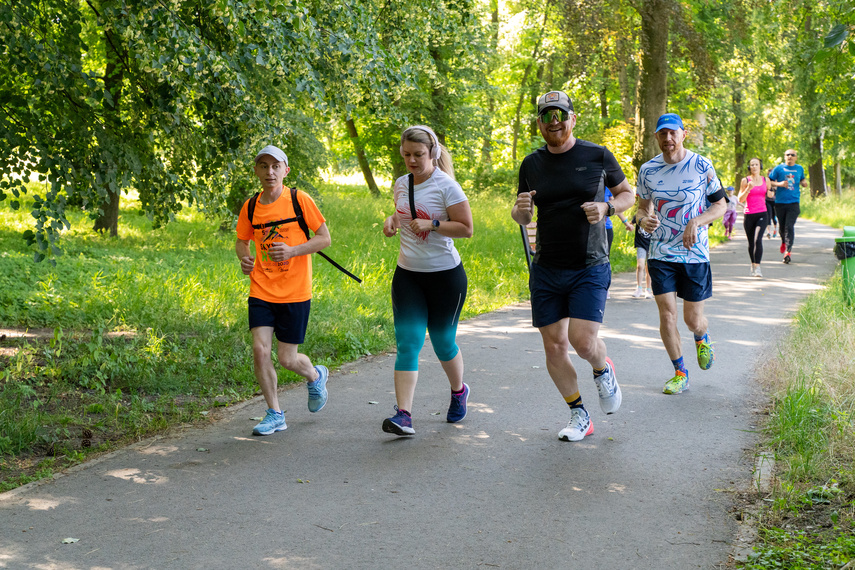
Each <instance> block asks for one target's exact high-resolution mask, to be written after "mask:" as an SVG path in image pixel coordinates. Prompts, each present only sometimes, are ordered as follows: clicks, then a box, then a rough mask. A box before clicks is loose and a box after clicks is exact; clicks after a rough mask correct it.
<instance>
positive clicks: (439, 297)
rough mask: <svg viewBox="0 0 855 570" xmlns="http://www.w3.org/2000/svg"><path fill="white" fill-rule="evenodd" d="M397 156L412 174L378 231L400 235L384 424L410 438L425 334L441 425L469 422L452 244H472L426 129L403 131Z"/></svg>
mask: <svg viewBox="0 0 855 570" xmlns="http://www.w3.org/2000/svg"><path fill="white" fill-rule="evenodd" d="M400 150H401V156H402V157H403V158H404V163H405V164H406V166H407V170H408V171H409V172H410V174H408V175H406V176H402V177H400V178H398V180H396V181H395V190H394V200H395V213H394V214H392V215H391V216H389V217H388V218H386V221H385V222H384V223H383V233H384V234H385V235H386V237H393V236H395V235H396V234H397V233H398V229H400V230H401V249H400V253H399V254H398V266H397V267H396V268H395V275H394V277H393V278H392V310H393V313H394V316H395V342H396V344H397V348H398V354H397V357H396V359H395V398H396V400H397V405H396V406H395V409H396V413H395V415H394V416H392V417H391V418H387V419H385V420H384V421H383V431H385V432H387V433H394V434H396V435H413V434H414V433H415V431H414V430H413V421H412V416H411V415H410V413H411V411H412V406H413V395H414V393H415V389H416V381H417V380H418V375H419V353H420V352H421V349H422V347H423V346H424V341H425V330H427V331H428V333H430V339H431V345H432V346H433V350H434V353H436V356H437V358H439V361H440V364H442V368H443V370H444V371H445V374H446V375H447V376H448V382H449V384H450V385H451V405H450V406H449V408H448V414H447V416H446V419H447V421H449V422H452V423H453V422H459V421H460V420H462V419H463V418H464V417H465V416H466V404H467V401H468V398H469V386H468V385H466V384H465V383H464V382H463V356H462V355H461V354H460V348H459V347H458V346H457V342H456V338H457V322H458V320H459V318H460V312H461V310H462V309H463V302H464V301H465V300H466V288H467V280H466V272H465V271H464V270H463V264H462V263H461V262H460V255H459V254H458V253H457V249H456V248H455V247H454V241H453V238H468V237H472V211H471V210H470V208H469V201H468V200H467V199H466V195H465V194H464V193H463V190H462V189H461V188H460V185H459V184H458V183H457V182H456V181H455V179H454V168H453V166H452V164H451V155H450V154H449V153H448V149H446V148H445V147H444V146H443V145H441V144H440V143H439V140H438V139H437V136H436V134H435V133H434V132H433V130H432V129H431V128H430V127H426V126H423V125H416V126H413V127H409V128H407V129H406V130H405V131H404V132H403V133H402V134H401V149H400ZM411 197H412V198H411Z"/></svg>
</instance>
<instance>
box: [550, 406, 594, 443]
mask: <svg viewBox="0 0 855 570" xmlns="http://www.w3.org/2000/svg"><path fill="white" fill-rule="evenodd" d="M592 433H594V424H593V423H591V416H589V415H588V411H587V410H586V409H585V408H571V409H570V421H569V422H567V427H566V428H564V429H563V430H561V431H560V432H558V439H560V440H561V441H582V440H583V439H584V438H585V436H588V435H591V434H592Z"/></svg>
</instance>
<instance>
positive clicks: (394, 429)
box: [383, 418, 416, 435]
mask: <svg viewBox="0 0 855 570" xmlns="http://www.w3.org/2000/svg"><path fill="white" fill-rule="evenodd" d="M383 431H385V432H386V433H394V434H395V435H414V434H415V433H416V430H414V429H413V428H411V427H407V426H399V425H398V424H396V423H395V422H393V421H392V418H386V419H385V420H383Z"/></svg>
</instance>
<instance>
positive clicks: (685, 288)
mask: <svg viewBox="0 0 855 570" xmlns="http://www.w3.org/2000/svg"><path fill="white" fill-rule="evenodd" d="M647 272H648V274H649V275H650V284H651V286H652V287H651V289H653V294H654V295H662V294H664V293H673V292H676V293H677V296H678V297H680V298H681V299H683V300H684V301H689V302H690V303H697V302H700V301H703V300H705V299H709V298H710V297H712V271H710V264H709V262H707V263H673V262H670V261H662V260H659V259H648V260H647Z"/></svg>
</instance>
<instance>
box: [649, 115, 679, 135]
mask: <svg viewBox="0 0 855 570" xmlns="http://www.w3.org/2000/svg"><path fill="white" fill-rule="evenodd" d="M662 129H671V130H672V131H676V130H677V129H682V130H686V128H685V127H684V126H683V119H681V118H680V115H678V114H677V113H665V114H664V115H662V116H661V117H659V120H658V121H656V131H654V132H657V133H658V132H659V131H661V130H662Z"/></svg>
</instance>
